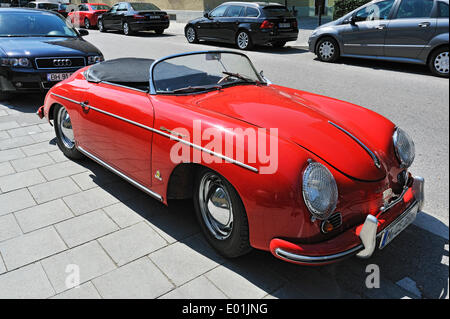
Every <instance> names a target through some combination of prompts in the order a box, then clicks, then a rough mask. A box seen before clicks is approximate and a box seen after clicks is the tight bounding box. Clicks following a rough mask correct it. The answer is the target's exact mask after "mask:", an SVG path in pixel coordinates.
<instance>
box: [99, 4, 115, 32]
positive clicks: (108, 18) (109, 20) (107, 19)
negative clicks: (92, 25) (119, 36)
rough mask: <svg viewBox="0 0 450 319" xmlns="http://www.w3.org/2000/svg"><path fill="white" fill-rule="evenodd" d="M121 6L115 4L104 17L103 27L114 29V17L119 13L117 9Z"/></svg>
mask: <svg viewBox="0 0 450 319" xmlns="http://www.w3.org/2000/svg"><path fill="white" fill-rule="evenodd" d="M118 6H119V4H118V3H117V4H115V5H113V6H112V7H111V9H110V10H109V11H108V12H106V13H104V14H103V15H102V21H103V26H104V27H105V28H114V20H113V19H114V16H115V14H116V12H117V7H118Z"/></svg>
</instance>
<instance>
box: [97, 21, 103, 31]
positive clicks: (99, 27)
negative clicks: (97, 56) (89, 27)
mask: <svg viewBox="0 0 450 319" xmlns="http://www.w3.org/2000/svg"><path fill="white" fill-rule="evenodd" d="M98 29H99V30H100V31H101V30H103V22H102V20H99V21H98Z"/></svg>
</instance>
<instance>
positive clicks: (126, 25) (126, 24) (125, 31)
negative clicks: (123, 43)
mask: <svg viewBox="0 0 450 319" xmlns="http://www.w3.org/2000/svg"><path fill="white" fill-rule="evenodd" d="M128 31H129V30H128V23H125V24H124V25H123V33H125V34H128Z"/></svg>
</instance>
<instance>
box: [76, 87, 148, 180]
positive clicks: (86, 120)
mask: <svg viewBox="0 0 450 319" xmlns="http://www.w3.org/2000/svg"><path fill="white" fill-rule="evenodd" d="M85 100H86V101H85V103H86V104H88V105H89V106H90V108H85V109H84V111H83V112H81V115H80V116H81V119H80V120H79V121H78V123H79V129H78V132H79V133H78V134H77V139H78V140H79V144H80V146H81V147H82V148H83V149H84V150H86V151H88V152H89V153H91V154H93V155H95V156H96V157H98V158H99V159H101V160H102V161H104V162H106V163H107V164H108V165H110V166H112V167H113V168H115V169H116V170H118V171H120V172H121V173H123V174H125V175H126V176H128V177H129V178H131V179H133V180H134V181H137V182H139V183H140V184H142V185H144V186H147V187H149V186H151V180H152V178H151V177H152V174H151V172H152V167H151V154H152V138H153V133H152V131H150V130H149V129H146V128H144V127H148V128H153V120H154V117H153V106H152V103H151V101H150V99H149V96H148V94H147V93H146V92H141V91H136V90H133V89H129V88H125V87H120V86H115V85H111V84H107V83H98V84H93V85H92V86H91V87H90V88H89V89H88V91H87V94H86V95H85Z"/></svg>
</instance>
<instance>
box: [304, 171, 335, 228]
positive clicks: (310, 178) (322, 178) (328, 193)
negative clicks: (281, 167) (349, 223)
mask: <svg viewBox="0 0 450 319" xmlns="http://www.w3.org/2000/svg"><path fill="white" fill-rule="evenodd" d="M303 199H304V200H305V204H306V207H308V209H309V211H310V212H311V214H312V215H313V217H314V218H317V219H321V220H323V219H327V218H328V217H329V216H330V215H331V214H332V213H333V212H334V210H335V209H336V205H337V200H338V189H337V185H336V181H335V179H334V177H333V174H331V172H330V171H329V170H328V168H326V167H325V166H324V165H322V164H320V163H317V162H312V163H310V164H309V165H308V167H307V168H306V170H305V172H304V173H303Z"/></svg>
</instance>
